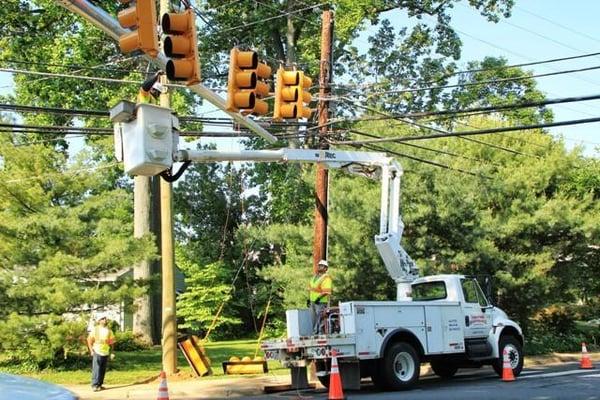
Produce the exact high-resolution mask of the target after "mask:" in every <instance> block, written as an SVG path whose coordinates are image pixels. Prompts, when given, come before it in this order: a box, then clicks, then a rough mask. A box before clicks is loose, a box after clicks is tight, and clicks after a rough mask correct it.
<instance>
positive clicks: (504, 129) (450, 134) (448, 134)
mask: <svg viewBox="0 0 600 400" xmlns="http://www.w3.org/2000/svg"><path fill="white" fill-rule="evenodd" d="M594 122H600V117H596V118H584V119H577V120H567V121H557V122H548V123H538V124H531V125H517V126H507V127H502V128H490V129H480V130H474V131H459V132H445V133H435V134H429V135H419V136H400V137H387V138H382V139H371V140H363V141H356V140H348V141H333V142H331V144H337V145H342V144H348V145H352V144H370V143H383V142H405V141H412V140H425V139H437V138H443V137H459V136H475V135H487V134H492V133H504V132H515V131H524V130H533V129H543V128H551V127H557V126H567V125H580V124H589V123H594ZM428 129H430V130H434V131H435V130H436V129H432V128H428ZM437 131H440V130H437Z"/></svg>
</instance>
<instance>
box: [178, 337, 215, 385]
mask: <svg viewBox="0 0 600 400" xmlns="http://www.w3.org/2000/svg"><path fill="white" fill-rule="evenodd" d="M177 345H178V346H179V348H180V349H181V351H182V352H183V355H184V356H185V358H186V360H187V362H188V363H189V364H190V367H192V370H193V371H194V373H196V375H197V376H205V375H212V369H211V367H210V358H208V356H207V355H206V351H205V350H204V347H203V346H202V344H201V343H200V339H199V338H198V337H197V336H194V335H192V336H188V337H184V338H181V339H180V340H179V341H178V343H177Z"/></svg>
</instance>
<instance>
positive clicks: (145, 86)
mask: <svg viewBox="0 0 600 400" xmlns="http://www.w3.org/2000/svg"><path fill="white" fill-rule="evenodd" d="M162 74H163V72H162V71H158V72H157V73H156V74H154V75H152V76H151V77H150V78H148V79H146V80H145V81H144V83H142V86H140V91H139V92H138V96H137V103H138V104H141V103H147V104H152V103H157V102H158V98H159V96H160V93H161V92H162V88H163V87H162V84H161V83H160V81H159V78H160V76H161V75H162Z"/></svg>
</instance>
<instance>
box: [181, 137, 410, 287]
mask: <svg viewBox="0 0 600 400" xmlns="http://www.w3.org/2000/svg"><path fill="white" fill-rule="evenodd" d="M174 158H175V161H192V162H204V163H207V162H218V161H255V162H296V163H317V164H321V165H323V166H324V167H325V168H340V169H343V170H345V171H347V172H349V173H353V174H358V175H362V176H366V177H368V178H381V208H380V225H379V234H378V235H376V236H375V245H376V246H377V249H378V250H379V254H380V255H381V258H382V259H383V262H384V264H385V266H386V268H387V270H388V273H389V274H390V276H391V277H392V279H394V281H395V282H396V285H397V290H398V296H399V298H402V297H405V296H406V293H407V292H410V282H412V281H413V280H415V279H416V278H418V276H419V270H418V268H417V266H416V264H415V262H414V261H413V260H412V259H411V258H410V256H409V255H408V254H407V253H406V251H405V250H404V248H403V247H402V246H401V245H400V240H401V239H402V233H403V230H404V224H403V222H402V220H401V218H400V177H401V176H402V172H403V171H402V168H401V166H400V165H399V164H398V163H397V162H396V160H394V159H393V158H391V157H388V156H387V155H386V154H385V153H374V152H360V151H344V150H302V149H288V148H284V149H278V150H242V151H236V152H221V151H215V150H178V151H176V152H175V156H174Z"/></svg>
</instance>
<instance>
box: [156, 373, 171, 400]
mask: <svg viewBox="0 0 600 400" xmlns="http://www.w3.org/2000/svg"><path fill="white" fill-rule="evenodd" d="M156 400H169V389H168V388H167V374H165V371H160V384H159V385H158V396H157V397H156Z"/></svg>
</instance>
